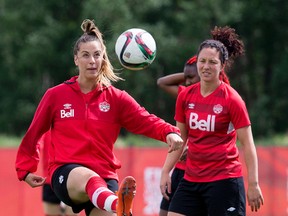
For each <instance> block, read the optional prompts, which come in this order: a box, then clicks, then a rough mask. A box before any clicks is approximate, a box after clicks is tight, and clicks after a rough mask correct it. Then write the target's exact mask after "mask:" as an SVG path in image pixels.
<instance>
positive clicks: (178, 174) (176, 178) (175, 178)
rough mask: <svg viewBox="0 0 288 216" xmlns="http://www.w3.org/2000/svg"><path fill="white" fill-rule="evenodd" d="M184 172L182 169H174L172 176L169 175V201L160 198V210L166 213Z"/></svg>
mask: <svg viewBox="0 0 288 216" xmlns="http://www.w3.org/2000/svg"><path fill="white" fill-rule="evenodd" d="M184 173H185V171H184V170H182V169H178V168H174V170H173V172H172V175H171V194H168V196H169V198H170V199H169V200H167V199H165V198H162V201H161V204H160V209H162V210H165V211H168V209H169V205H170V202H171V199H172V197H173V195H174V193H175V191H176V189H177V187H178V184H179V182H180V181H181V179H182V178H183V177H184ZM166 193H167V191H166Z"/></svg>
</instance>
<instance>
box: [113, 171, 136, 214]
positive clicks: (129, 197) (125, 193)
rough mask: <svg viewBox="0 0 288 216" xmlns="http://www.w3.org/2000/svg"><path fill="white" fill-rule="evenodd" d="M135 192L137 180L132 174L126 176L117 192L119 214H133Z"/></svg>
mask: <svg viewBox="0 0 288 216" xmlns="http://www.w3.org/2000/svg"><path fill="white" fill-rule="evenodd" d="M135 194H136V180H135V179H134V178H133V177H132V176H127V177H125V178H124V179H123V180H122V182H121V184H120V187H119V191H118V192H117V195H118V203H117V210H116V212H117V216H132V204H133V198H134V196H135Z"/></svg>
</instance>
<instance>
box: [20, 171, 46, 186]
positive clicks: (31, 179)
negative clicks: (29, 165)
mask: <svg viewBox="0 0 288 216" xmlns="http://www.w3.org/2000/svg"><path fill="white" fill-rule="evenodd" d="M45 181H46V178H44V177H42V176H38V175H35V174H33V173H28V175H27V176H26V178H25V182H26V183H27V184H29V185H30V186H31V187H32V188H34V187H39V186H42V185H44V183H45Z"/></svg>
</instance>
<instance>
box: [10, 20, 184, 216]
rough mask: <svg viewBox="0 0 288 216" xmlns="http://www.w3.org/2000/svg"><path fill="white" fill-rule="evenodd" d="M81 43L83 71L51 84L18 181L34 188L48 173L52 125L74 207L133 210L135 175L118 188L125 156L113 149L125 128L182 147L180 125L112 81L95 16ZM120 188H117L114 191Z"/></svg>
mask: <svg viewBox="0 0 288 216" xmlns="http://www.w3.org/2000/svg"><path fill="white" fill-rule="evenodd" d="M81 28H82V30H83V31H84V33H83V35H82V36H80V38H79V39H78V40H77V41H76V43H75V46H74V62H75V65H76V66H77V67H78V69H79V75H78V76H74V77H72V78H71V79H69V80H67V81H65V82H64V83H62V84H60V85H57V86H55V87H52V88H50V89H48V90H47V91H46V93H45V94H44V96H43V97H42V99H41V101H40V103H39V105H38V107H37V110H36V112H35V115H34V118H33V120H32V123H31V124H30V127H29V128H28V130H27V132H26V134H25V136H24V137H23V139H22V142H21V145H20V146H19V149H18V154H17V158H16V171H17V174H18V178H19V180H24V181H26V182H27V183H28V184H29V185H30V186H31V187H37V186H42V185H43V184H44V182H45V178H43V177H42V176H38V175H36V174H34V172H35V171H36V170H37V164H38V159H39V156H38V146H37V142H38V140H39V139H40V137H41V136H42V135H43V134H44V133H45V132H47V131H48V130H50V129H51V144H50V146H49V160H50V163H49V173H50V178H51V184H52V188H53V190H54V192H55V194H56V195H57V197H58V198H59V199H60V200H61V201H63V202H64V203H65V204H67V205H69V206H71V207H72V208H73V211H74V212H75V213H78V212H80V211H81V210H82V209H85V212H86V215H87V216H88V215H89V216H96V215H101V216H106V215H107V216H108V215H109V216H111V215H112V214H113V213H115V212H117V215H121V216H123V215H132V210H131V208H132V200H133V197H134V195H135V193H136V182H135V179H134V178H133V177H131V176H129V177H126V178H125V179H124V180H123V181H122V183H121V184H120V189H119V190H118V176H117V173H116V171H117V169H119V168H120V167H121V163H120V161H119V160H118V159H117V158H116V157H115V155H114V154H113V147H114V143H115V141H116V139H117V137H118V135H119V132H120V129H121V127H124V128H126V129H127V130H128V131H130V132H132V133H136V134H141V135H145V136H147V137H150V138H154V139H157V140H159V141H163V142H167V144H168V146H169V149H168V151H169V152H172V151H175V150H177V149H179V148H181V147H182V144H183V140H182V139H181V136H180V131H179V129H178V128H177V127H174V126H172V125H171V124H168V123H167V122H165V121H164V120H162V119H160V118H158V117H157V116H155V115H153V114H150V113H148V112H147V111H146V110H145V109H144V108H143V107H141V106H140V105H139V104H138V103H137V102H136V101H135V100H134V99H133V98H132V97H131V96H130V95H129V94H128V93H126V92H125V91H121V90H119V89H117V88H115V87H113V86H112V85H111V82H113V81H118V80H119V79H120V77H118V76H117V75H116V74H115V73H114V72H113V68H112V66H111V64H110V61H109V59H108V55H107V52H106V46H105V44H104V41H103V39H102V34H101V33H100V31H99V30H98V28H97V27H96V26H95V24H94V22H93V21H91V20H84V21H83V23H82V25H81ZM116 191H117V195H118V196H117V195H116V194H115V193H116Z"/></svg>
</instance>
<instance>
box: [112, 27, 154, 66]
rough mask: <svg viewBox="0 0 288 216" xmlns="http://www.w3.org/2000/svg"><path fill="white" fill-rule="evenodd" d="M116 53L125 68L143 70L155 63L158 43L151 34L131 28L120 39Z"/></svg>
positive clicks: (116, 45)
mask: <svg viewBox="0 0 288 216" xmlns="http://www.w3.org/2000/svg"><path fill="white" fill-rule="evenodd" d="M115 52H116V55H117V57H118V59H119V62H120V63H121V65H122V66H123V67H125V68H127V69H129V70H142V69H144V68H147V67H148V66H149V65H150V64H151V63H152V62H153V61H154V59H155V57H156V42H155V40H154V38H153V37H152V35H151V34H150V33H149V32H147V31H145V30H143V29H140V28H131V29H128V30H127V31H125V32H123V33H122V34H121V35H120V36H119V37H118V39H117V41H116V44H115Z"/></svg>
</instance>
